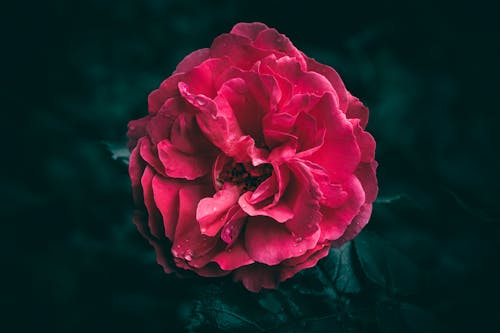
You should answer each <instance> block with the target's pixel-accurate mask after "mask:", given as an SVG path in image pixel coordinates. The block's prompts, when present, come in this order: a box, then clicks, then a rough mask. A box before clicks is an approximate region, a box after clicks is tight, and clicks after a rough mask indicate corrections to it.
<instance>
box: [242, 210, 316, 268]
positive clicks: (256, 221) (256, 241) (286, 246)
mask: <svg viewBox="0 0 500 333" xmlns="http://www.w3.org/2000/svg"><path fill="white" fill-rule="evenodd" d="M319 236H320V231H319V229H318V230H317V231H316V232H315V233H314V234H312V235H310V236H308V237H297V236H294V235H292V233H291V232H290V231H288V229H287V228H286V227H285V226H284V225H283V224H281V223H277V222H276V221H273V220H272V219H270V218H267V217H262V216H258V217H252V218H249V221H248V223H247V225H246V229H245V248H246V249H247V251H248V254H249V255H250V257H252V258H253V259H254V260H255V261H257V262H260V263H263V264H267V265H276V264H279V263H280V262H282V261H283V260H285V259H288V258H291V257H297V256H300V255H302V254H304V252H305V251H307V250H309V249H311V248H313V247H314V246H316V243H317V242H318V239H319Z"/></svg>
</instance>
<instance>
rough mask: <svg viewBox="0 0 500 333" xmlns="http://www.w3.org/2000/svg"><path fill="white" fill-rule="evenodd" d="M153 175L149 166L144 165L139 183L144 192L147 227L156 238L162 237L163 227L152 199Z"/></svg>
mask: <svg viewBox="0 0 500 333" xmlns="http://www.w3.org/2000/svg"><path fill="white" fill-rule="evenodd" d="M153 177H154V173H153V171H152V169H151V168H150V167H146V169H145V170H144V173H143V175H142V179H141V184H142V191H143V193H144V204H145V205H146V209H147V211H148V227H149V230H150V232H151V235H153V236H154V237H156V238H159V239H161V238H163V237H164V234H165V232H164V229H163V219H162V216H161V214H160V211H159V210H158V208H157V207H156V203H155V201H154V196H153V184H152V183H153Z"/></svg>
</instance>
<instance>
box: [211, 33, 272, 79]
mask: <svg viewBox="0 0 500 333" xmlns="http://www.w3.org/2000/svg"><path fill="white" fill-rule="evenodd" d="M269 53H270V51H265V50H260V49H257V48H255V47H254V46H252V45H251V40H250V39H248V38H246V37H242V36H238V35H234V34H222V35H220V36H219V37H217V38H216V39H215V40H214V41H213V43H212V46H210V57H211V58H222V57H228V59H229V61H230V62H231V63H232V64H233V65H234V66H235V67H238V68H241V69H243V70H248V69H250V68H252V66H253V65H254V64H255V62H257V61H258V60H260V59H262V58H264V57H266V56H267V55H268V54H269Z"/></svg>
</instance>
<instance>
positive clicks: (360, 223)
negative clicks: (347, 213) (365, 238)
mask: <svg viewBox="0 0 500 333" xmlns="http://www.w3.org/2000/svg"><path fill="white" fill-rule="evenodd" d="M372 207H373V205H372V204H371V203H370V204H364V205H363V206H361V209H360V210H359V214H358V215H356V217H355V218H354V219H353V220H352V223H351V224H349V226H348V227H347V229H346V230H345V232H344V234H343V235H342V237H340V238H339V239H336V240H334V241H333V242H332V246H335V247H339V246H341V245H342V244H344V243H346V242H348V241H350V240H351V239H353V238H354V237H356V236H357V234H359V232H360V231H361V230H362V229H363V228H364V227H365V226H366V224H367V223H368V221H369V220H370V216H371V214H372Z"/></svg>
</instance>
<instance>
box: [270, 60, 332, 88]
mask: <svg viewBox="0 0 500 333" xmlns="http://www.w3.org/2000/svg"><path fill="white" fill-rule="evenodd" d="M273 65H274V71H275V72H276V73H277V74H279V75H281V76H282V77H285V78H287V79H288V80H289V81H290V82H291V83H292V84H293V93H292V95H295V94H314V95H318V96H321V95H323V94H324V93H325V92H330V93H333V94H335V91H334V90H333V87H332V85H331V83H330V81H328V80H327V79H326V78H325V77H324V76H323V75H321V74H318V73H315V72H305V71H304V70H303V69H302V68H301V65H300V62H299V61H298V60H297V59H295V58H290V57H283V58H280V59H278V60H276V63H275V64H273ZM335 97H336V96H335Z"/></svg>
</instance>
